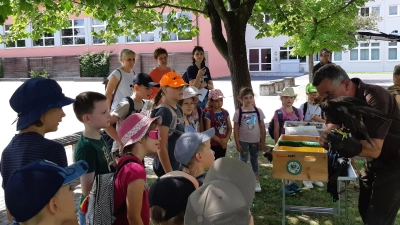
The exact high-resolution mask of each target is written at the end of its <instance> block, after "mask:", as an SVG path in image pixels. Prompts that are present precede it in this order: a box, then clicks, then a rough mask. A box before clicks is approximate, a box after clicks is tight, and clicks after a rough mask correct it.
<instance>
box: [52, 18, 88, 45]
mask: <svg viewBox="0 0 400 225" xmlns="http://www.w3.org/2000/svg"><path fill="white" fill-rule="evenodd" d="M69 20H70V21H71V26H69V27H66V28H63V29H61V43H60V45H61V46H83V45H87V44H88V43H86V35H87V34H86V27H85V19H84V18H82V19H69ZM76 20H83V25H82V26H75V23H74V22H75V21H76ZM66 29H72V36H64V35H63V30H66ZM74 29H83V30H84V31H85V34H83V35H75V31H74ZM91 36H92V35H91ZM82 37H83V38H84V40H85V43H83V44H77V43H76V42H75V38H82ZM64 38H72V44H63V39H64ZM92 44H93V43H92Z"/></svg>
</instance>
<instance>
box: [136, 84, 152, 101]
mask: <svg viewBox="0 0 400 225" xmlns="http://www.w3.org/2000/svg"><path fill="white" fill-rule="evenodd" d="M135 92H136V96H138V97H139V98H141V99H150V95H151V93H153V88H151V87H146V86H144V85H135Z"/></svg>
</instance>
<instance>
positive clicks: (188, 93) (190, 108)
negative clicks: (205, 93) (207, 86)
mask: <svg viewBox="0 0 400 225" xmlns="http://www.w3.org/2000/svg"><path fill="white" fill-rule="evenodd" d="M199 95H201V94H200V93H199V90H198V89H197V88H196V87H194V86H189V87H187V88H186V89H185V90H184V91H183V97H182V100H180V101H179V102H178V105H179V106H181V107H182V111H183V119H184V121H185V132H196V131H200V119H199V118H200V117H199V114H198V111H197V108H196V102H197V101H198V97H197V96H199Z"/></svg>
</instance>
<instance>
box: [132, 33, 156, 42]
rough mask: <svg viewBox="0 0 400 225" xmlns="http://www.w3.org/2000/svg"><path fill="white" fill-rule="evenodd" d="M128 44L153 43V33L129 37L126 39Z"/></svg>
mask: <svg viewBox="0 0 400 225" xmlns="http://www.w3.org/2000/svg"><path fill="white" fill-rule="evenodd" d="M126 42H128V43H139V42H154V32H149V33H141V34H139V35H138V36H136V37H135V38H132V37H131V36H128V37H126Z"/></svg>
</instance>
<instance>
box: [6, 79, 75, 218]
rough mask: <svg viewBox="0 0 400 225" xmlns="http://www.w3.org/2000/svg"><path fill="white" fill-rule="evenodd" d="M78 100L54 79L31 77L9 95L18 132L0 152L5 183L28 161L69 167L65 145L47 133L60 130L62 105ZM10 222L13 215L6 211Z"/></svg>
mask: <svg viewBox="0 0 400 225" xmlns="http://www.w3.org/2000/svg"><path fill="white" fill-rule="evenodd" d="M74 101H75V100H74V99H71V98H68V97H66V96H65V95H64V94H63V93H62V89H61V87H60V85H59V84H58V83H57V82H56V81H55V80H52V79H44V78H32V79H29V80H27V81H25V82H24V83H23V84H22V85H21V86H20V87H18V88H17V90H16V91H15V92H14V94H13V95H12V96H11V98H10V106H11V108H12V109H13V110H14V111H15V112H16V113H17V114H18V118H17V119H16V121H17V131H19V133H18V134H16V135H15V136H14V137H13V138H12V140H11V141H10V143H9V144H8V145H7V147H6V148H5V149H4V150H3V153H2V155H1V165H0V167H1V168H0V169H1V176H2V177H3V183H2V187H3V188H4V187H5V186H6V184H7V181H8V179H9V178H10V176H11V174H12V172H13V171H15V170H18V169H21V168H22V167H24V166H26V165H28V164H29V163H31V162H33V161H35V160H38V159H46V160H48V161H51V162H54V163H56V164H57V165H59V166H61V167H66V166H67V165H68V163H67V156H66V154H65V149H64V147H63V146H62V145H61V144H59V143H57V142H55V141H52V140H49V139H46V138H45V137H44V135H45V134H46V133H49V132H54V131H57V129H58V125H59V123H60V122H61V121H62V118H63V117H64V116H65V113H64V111H63V110H62V107H64V106H66V105H69V104H71V103H73V102H74ZM7 217H8V219H9V220H10V222H11V221H12V217H11V215H9V214H7Z"/></svg>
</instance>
